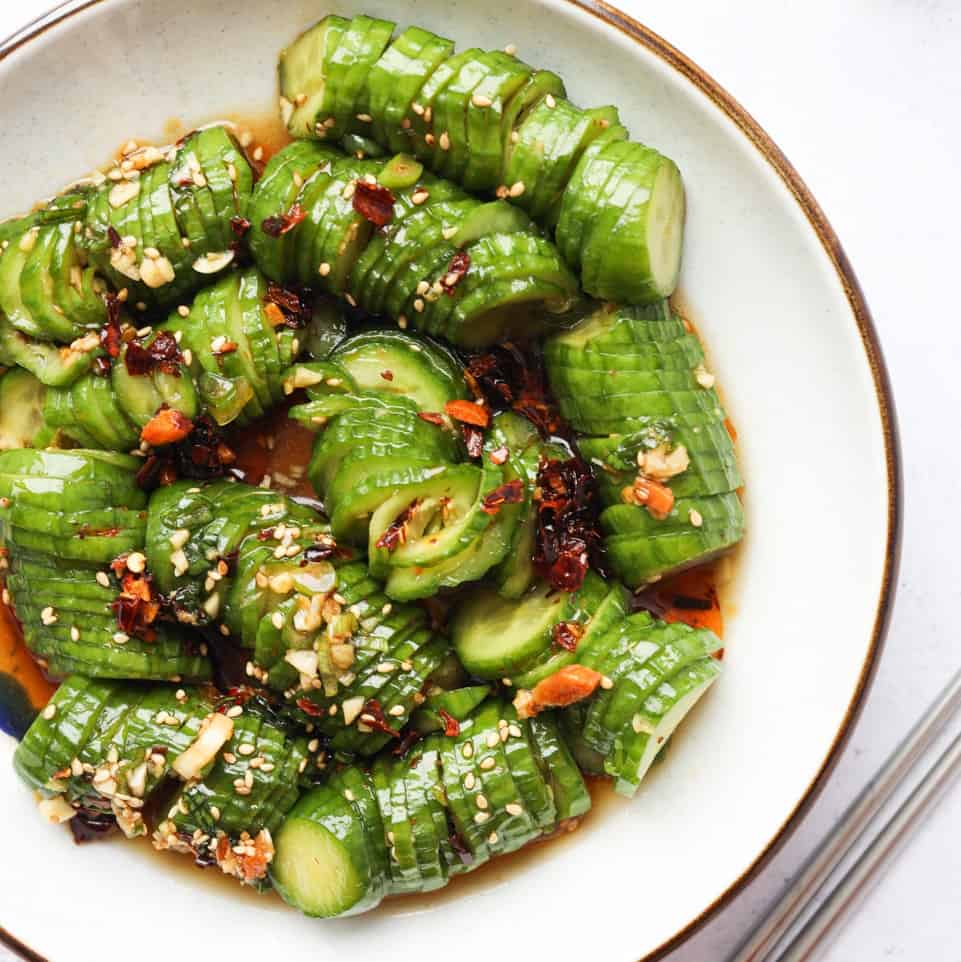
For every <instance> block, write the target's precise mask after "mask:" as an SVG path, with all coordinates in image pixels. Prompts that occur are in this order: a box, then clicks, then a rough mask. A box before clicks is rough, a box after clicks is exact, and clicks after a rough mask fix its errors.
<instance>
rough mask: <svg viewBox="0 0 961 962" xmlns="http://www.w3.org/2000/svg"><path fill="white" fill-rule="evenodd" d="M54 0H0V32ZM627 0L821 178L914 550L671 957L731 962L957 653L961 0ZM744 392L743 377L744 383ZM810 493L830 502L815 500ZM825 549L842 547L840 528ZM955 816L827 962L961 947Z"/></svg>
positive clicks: (947, 807)
mask: <svg viewBox="0 0 961 962" xmlns="http://www.w3.org/2000/svg"><path fill="white" fill-rule="evenodd" d="M275 2H276V0H275ZM49 6H50V3H49V2H48V0H0V36H6V35H7V34H9V33H11V32H12V31H14V30H15V29H17V28H18V27H20V26H22V25H23V24H25V23H26V22H27V21H29V20H31V19H33V17H35V16H37V15H38V14H39V13H41V12H42V11H43V10H45V9H46V8H47V7H49ZM360 6H362V4H360ZM620 6H621V7H622V8H623V9H624V10H626V11H627V12H628V13H630V14H632V15H633V16H635V17H636V18H638V19H640V20H642V21H643V22H645V23H647V24H648V25H649V26H650V27H652V28H653V29H654V30H656V31H657V32H658V33H660V34H661V35H662V36H664V37H666V38H667V39H668V40H670V41H671V42H672V43H673V44H674V45H675V46H677V47H679V48H680V49H681V50H682V51H683V52H684V53H686V54H687V55H688V56H690V57H691V58H692V59H693V60H694V61H695V62H697V63H698V64H700V66H702V67H703V68H704V69H705V70H707V71H708V72H709V73H711V74H712V75H713V76H714V77H715V78H716V79H717V80H718V81H719V82H720V83H721V84H722V85H723V86H725V87H726V88H727V89H728V90H729V91H730V92H731V93H732V94H733V95H734V96H735V97H736V98H738V99H739V100H740V101H741V103H743V104H744V106H745V107H746V108H747V109H748V110H749V111H750V112H751V113H753V115H754V116H755V117H756V118H757V119H758V121H760V123H761V125H762V126H763V127H764V128H765V129H766V130H767V131H768V133H770V134H771V136H772V137H773V138H774V140H775V141H776V142H777V143H778V144H779V146H780V147H781V148H782V149H783V150H784V151H785V153H786V154H787V155H788V157H789V158H790V159H791V161H792V162H793V163H794V165H795V166H796V167H797V168H798V170H799V171H800V173H801V176H802V177H803V178H804V179H805V180H806V181H807V183H808V185H809V186H810V187H811V189H812V191H813V192H814V194H815V196H816V197H817V198H818V200H819V201H820V203H821V204H822V206H823V207H824V209H825V210H826V212H827V215H828V217H829V219H830V220H831V221H832V223H833V225H834V227H835V229H836V230H837V232H838V234H839V235H840V237H841V239H842V241H843V243H844V245H845V247H846V249H847V252H848V254H849V256H850V258H851V260H852V262H853V264H854V267H855V269H856V271H857V272H858V275H859V277H860V280H861V283H862V285H863V287H864V289H865V291H866V294H867V297H868V301H869V303H870V305H871V307H872V309H873V312H874V317H875V321H876V323H877V327H878V330H879V332H880V335H881V341H882V344H883V347H884V350H885V354H886V357H887V361H888V365H889V368H890V371H891V375H892V380H893V383H894V389H895V395H896V398H897V403H898V410H899V415H900V422H901V430H902V442H903V454H904V475H905V492H906V506H905V537H904V549H903V557H902V566H901V578H900V585H899V595H898V603H897V606H896V609H895V614H894V620H893V623H892V626H891V632H890V635H889V641H888V645H887V650H886V652H885V655H884V658H883V660H882V663H881V669H880V672H879V674H878V677H877V681H876V683H875V686H874V689H873V692H872V694H871V696H870V699H869V701H868V704H867V707H866V710H865V712H864V714H863V716H862V719H861V722H860V723H859V725H858V727H857V730H856V731H855V734H854V737H853V739H852V740H851V742H850V744H849V747H848V749H847V752H846V753H845V756H844V757H843V759H842V760H841V763H840V765H839V766H838V768H837V770H836V772H835V774H834V776H833V778H832V780H831V782H830V783H829V785H828V787H827V789H826V790H825V792H824V793H823V795H822V796H821V798H820V800H819V801H818V803H817V804H816V805H815V807H814V808H813V809H812V810H811V812H810V813H809V815H808V816H807V818H806V819H805V821H804V823H803V825H802V826H801V828H800V830H799V831H798V832H797V833H796V834H795V835H794V836H793V838H792V839H791V841H790V842H789V843H788V844H787V845H786V846H785V847H784V849H783V850H782V851H781V853H780V854H779V855H778V856H777V857H776V858H775V859H774V860H773V861H772V862H771V863H770V864H769V865H768V866H767V868H766V869H765V870H764V871H763V872H762V873H761V874H760V875H759V876H758V877H757V878H756V879H755V881H754V882H753V883H752V884H751V885H750V886H749V887H748V888H747V889H746V890H745V891H744V892H743V893H742V894H741V895H740V896H739V897H738V898H737V899H736V900H735V901H734V902H733V903H732V904H731V905H730V906H729V907H728V908H727V909H725V910H724V911H723V912H722V913H721V914H720V915H719V916H718V917H717V918H716V919H714V920H713V921H712V922H711V923H710V924H709V925H707V926H706V927H705V928H704V929H703V930H702V931H701V932H700V933H699V934H698V935H697V936H695V937H694V938H693V939H692V940H690V941H689V942H688V943H687V945H686V946H685V947H683V948H682V949H679V950H678V951H677V952H676V953H674V954H673V955H672V956H671V957H670V962H722V960H723V959H724V958H725V956H726V955H727V954H728V953H729V952H730V951H731V949H732V948H733V946H734V945H735V943H736V942H737V941H738V940H739V939H740V938H742V937H743V934H744V933H745V932H746V931H747V929H748V927H749V925H750V924H751V923H752V920H753V919H755V918H756V917H757V916H758V915H759V913H760V912H761V911H762V910H763V908H764V906H765V905H766V904H767V903H768V902H770V901H771V900H772V899H774V898H775V897H776V896H777V894H778V893H779V892H781V891H782V889H783V887H784V886H785V885H786V884H787V880H788V879H789V878H790V876H791V875H792V874H793V872H794V871H795V870H796V868H797V866H798V865H799V863H800V861H801V860H802V859H803V858H804V856H805V854H806V853H807V852H809V851H810V850H811V848H812V847H813V846H814V844H815V842H816V841H817V839H819V838H820V837H821V836H822V835H823V833H824V832H825V831H826V830H827V829H828V828H829V826H830V825H831V824H832V822H833V820H834V819H836V818H837V817H838V815H839V814H840V813H841V812H842V811H843V809H844V807H845V806H846V805H847V803H848V802H849V801H850V800H851V799H852V798H853V797H854V795H855V794H856V792H857V790H858V789H859V788H860V787H861V785H863V783H864V782H865V781H866V780H867V778H868V777H869V776H870V774H871V773H872V772H873V771H874V769H875V768H876V767H877V765H878V764H879V763H880V762H881V760H882V759H883V758H884V756H885V755H886V754H887V752H888V751H889V750H890V749H891V748H892V747H893V745H894V744H895V743H896V742H897V740H898V739H899V738H900V737H901V735H902V734H903V732H904V731H905V730H906V729H907V728H908V727H909V726H910V724H911V723H912V722H913V721H914V719H915V718H916V717H917V716H918V715H919V714H920V713H921V711H922V710H923V708H924V707H925V706H926V705H927V703H928V702H929V701H930V700H931V699H932V698H933V697H934V695H935V693H936V692H937V690H938V689H939V688H940V686H941V685H942V684H943V682H944V680H945V679H946V676H947V675H948V674H950V672H951V671H952V670H953V669H954V668H955V667H956V665H957V664H958V663H961V645H958V643H957V642H956V640H955V638H956V635H955V623H954V618H953V617H952V616H953V615H954V614H955V606H956V605H957V604H958V602H959V600H961V582H959V580H958V578H957V577H956V572H957V570H958V567H957V565H956V564H955V558H956V556H957V550H956V545H957V543H958V542H959V541H961V523H959V522H958V520H957V515H958V511H957V508H956V504H955V501H954V497H955V494H956V490H957V487H958V478H959V477H961V443H959V436H961V433H959V430H958V420H959V417H961V416H959V412H961V323H959V321H961V318H959V316H958V310H957V306H956V305H957V298H956V296H954V294H955V287H956V283H957V277H958V274H959V271H961V265H959V263H958V261H959V259H961V242H959V236H958V225H959V224H961V164H959V158H961V121H959V119H958V117H959V112H958V104H959V103H961V70H959V69H958V62H959V58H961V6H959V5H958V4H956V3H952V2H949V0H844V2H843V3H839V2H838V0H805V2H803V3H801V2H791V0H773V2H772V0H730V2H727V3H717V2H716V0H670V2H668V0H660V2H658V3H644V2H641V0H621V2H620ZM320 7H322V3H320V2H318V9H320ZM0 119H2V91H0ZM729 390H730V391H731V393H736V391H737V387H736V385H734V386H730V387H729ZM813 454H814V452H812V455H813ZM829 469H830V468H829V466H825V470H829ZM838 497H840V498H851V497H856V492H850V491H839V492H838ZM806 510H809V511H810V512H811V513H812V515H814V514H816V512H817V505H809V506H807V507H806ZM825 550H826V551H828V550H832V549H831V545H830V543H829V542H826V544H825ZM816 576H817V572H812V585H811V586H810V595H811V606H812V610H811V614H812V619H814V618H816V617H817V604H818V593H819V592H822V591H843V586H835V585H825V586H818V585H817V584H816ZM799 589H800V590H806V589H805V588H804V586H799ZM760 775H761V773H759V777H760ZM744 791H745V792H750V791H751V786H750V785H745V786H744ZM959 823H961V789H959V790H958V791H956V792H955V793H954V794H953V795H952V796H951V797H949V798H948V799H947V800H945V801H944V802H943V803H942V805H941V806H940V807H939V808H938V809H937V810H936V811H935V813H934V814H933V816H932V817H931V818H930V819H929V820H928V821H927V822H926V824H925V825H924V826H923V827H922V828H921V830H920V831H919V832H918V834H917V835H916V836H915V837H914V839H913V841H912V842H911V844H910V847H909V848H908V849H907V851H905V852H904V854H903V855H902V856H901V857H900V858H899V859H898V860H897V861H896V862H895V863H894V865H893V867H892V869H891V870H890V871H889V872H888V873H887V875H886V876H885V877H884V879H883V881H882V882H881V884H880V885H879V886H878V887H877V888H876V889H875V890H874V892H873V893H872V894H871V895H870V897H869V899H868V901H867V902H866V903H865V905H864V906H863V908H861V910H860V911H859V912H858V913H857V914H856V915H855V916H854V917H853V918H852V919H851V920H850V921H849V923H848V924H847V925H846V926H845V927H844V928H843V929H841V930H840V931H839V932H838V933H837V936H836V939H835V941H834V942H833V944H832V945H831V946H830V947H829V948H828V950H827V951H826V952H825V954H824V955H823V958H824V960H825V962H853V960H857V962H874V960H887V959H904V960H911V962H914V960H922V959H923V960H924V962H959V960H961V927H959V925H958V921H957V906H958V905H959V904H961V846H959V844H958V833H957V831H956V829H955V826H956V825H957V824H959ZM718 830H719V831H723V826H718ZM694 870H695V871H696V868H695V869H694ZM639 907H640V906H639ZM602 952H603V950H602ZM6 958H7V956H6V955H5V954H4V950H3V949H2V947H0V959H6ZM55 962H66V960H55Z"/></svg>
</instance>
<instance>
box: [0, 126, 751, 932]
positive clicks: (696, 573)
mask: <svg viewBox="0 0 961 962" xmlns="http://www.w3.org/2000/svg"><path fill="white" fill-rule="evenodd" d="M216 120H220V121H223V120H227V121H229V122H232V123H234V124H236V127H237V133H238V135H241V134H243V133H244V132H245V131H246V132H249V133H250V138H251V142H250V146H249V147H248V148H247V149H248V152H251V151H253V150H255V149H256V148H257V147H258V146H259V147H261V151H260V157H259V160H258V161H257V166H258V167H259V168H260V169H263V165H264V164H266V162H267V161H268V160H269V159H270V157H271V156H272V155H273V154H274V153H275V152H276V151H278V150H280V149H281V148H282V147H283V146H285V145H286V144H287V143H289V142H290V137H289V136H288V134H287V131H286V129H285V128H284V126H283V124H282V123H281V121H280V119H279V118H278V117H276V116H275V115H274V114H273V113H265V114H261V115H256V114H255V115H250V114H226V115H222V116H221V117H219V118H216ZM209 122H211V123H212V122H214V119H213V118H212V119H211V120H210V121H209ZM190 129H191V128H189V127H187V126H185V125H184V124H183V123H182V122H181V121H179V120H170V121H168V122H167V124H166V125H165V128H164V138H163V141H162V142H164V143H169V142H172V141H174V140H176V139H178V138H179V137H181V136H183V135H184V134H186V133H187V132H188V131H189V130H190ZM138 142H141V143H147V142H148V141H138ZM675 307H676V308H677V309H678V310H679V311H680V312H681V313H682V314H683V315H684V317H685V318H686V319H687V320H688V323H689V324H691V329H692V331H694V333H697V331H696V328H695V327H694V325H693V323H691V321H690V310H689V308H688V307H687V306H686V304H685V303H684V302H683V301H682V300H680V299H678V300H677V302H676V304H675ZM287 407H288V406H287V405H285V406H283V407H281V408H279V409H278V410H276V411H275V412H274V413H272V414H271V415H268V416H267V417H266V418H264V419H263V420H262V421H260V422H259V423H258V424H257V425H255V426H254V427H253V428H246V429H244V430H243V431H242V432H236V433H235V434H234V435H233V436H232V437H231V444H232V445H233V447H234V449H235V451H236V453H237V467H238V468H239V469H240V470H242V471H243V472H244V473H245V475H246V478H247V480H248V481H249V482H250V483H252V484H260V483H261V481H262V480H263V478H264V477H265V475H267V474H270V475H271V478H272V487H274V488H275V489H276V490H279V491H283V492H285V493H287V494H291V495H295V496H300V497H309V498H315V497H316V494H315V492H314V491H313V489H312V487H311V485H310V482H309V481H308V480H307V479H306V475H305V470H306V466H307V464H308V462H309V460H310V452H311V447H312V444H313V440H314V437H315V435H314V433H313V432H312V431H309V430H308V429H306V428H304V427H303V426H301V425H300V424H298V423H297V422H295V421H292V420H290V418H288V417H287ZM728 429H729V431H730V433H731V435H732V437H733V438H734V440H735V441H736V440H737V434H736V431H735V430H734V426H733V425H732V424H730V423H729V425H728ZM290 482H294V483H290ZM734 558H736V552H735V554H734V555H733V556H728V557H726V558H723V559H721V560H720V561H717V562H712V563H709V564H706V565H701V566H698V567H696V568H691V569H689V570H688V571H685V572H682V573H681V574H679V575H676V576H674V577H672V578H667V579H664V581H663V582H660V583H658V584H657V585H655V586H654V587H653V588H652V589H650V590H649V592H648V596H649V597H650V598H652V599H653V601H654V603H655V605H656V606H657V608H658V612H659V617H662V618H664V619H665V620H667V621H683V622H686V623H687V624H690V625H693V626H695V627H702V628H708V629H710V630H711V631H714V632H715V633H716V634H717V635H718V636H719V637H723V633H724V614H725V613H727V614H728V615H730V614H731V613H732V611H733V608H734V606H733V602H732V600H731V599H730V596H729V587H730V584H731V582H732V578H733V559H734ZM0 674H6V675H11V676H13V677H14V678H16V679H17V680H18V681H19V682H20V684H21V685H22V686H23V688H24V690H25V691H26V692H27V694H28V696H29V698H30V701H31V703H32V704H33V705H34V706H35V707H37V708H40V707H42V706H43V705H44V704H46V702H47V701H48V699H49V698H50V696H51V695H52V694H53V692H54V691H55V690H56V684H55V683H54V682H51V681H50V680H48V679H47V678H46V677H45V676H44V674H43V672H42V671H41V670H40V668H39V666H38V665H37V664H36V662H35V661H34V660H33V658H32V656H31V655H30V653H29V651H28V650H27V648H26V646H25V645H24V643H23V636H22V634H21V631H20V627H19V624H18V623H17V621H16V619H15V618H14V616H13V613H12V612H11V611H10V609H9V608H8V607H7V606H5V605H3V604H2V603H0ZM587 783H588V788H589V790H590V793H591V799H592V802H593V806H592V809H591V811H590V813H589V814H588V816H587V817H586V819H585V820H584V822H583V823H582V824H581V825H580V826H578V827H577V828H576V830H575V831H568V832H561V833H559V834H557V835H555V836H552V837H551V838H549V839H546V840H545V841H544V842H541V843H535V844H532V845H528V846H526V847H524V848H523V849H520V850H519V851H517V852H514V853H512V854H510V855H505V856H499V857H498V858H496V859H493V860H491V861H490V862H488V863H487V864H486V865H484V866H481V867H480V868H479V869H477V870H475V871H474V872H471V873H469V874H467V875H463V876H458V877H457V878H455V879H452V881H451V883H450V884H449V885H448V886H447V887H446V888H444V889H440V890H438V891H435V892H430V893H428V894H426V895H413V896H404V897H401V898H392V899H388V900H386V901H385V902H384V904H383V905H382V906H381V907H380V908H379V909H377V912H379V913H383V914H386V915H397V914H409V913H411V912H419V911H422V910H424V909H426V908H428V907H432V906H435V905H438V904H440V903H441V902H443V901H444V900H446V899H450V898H455V897H456V898H459V897H461V896H462V895H463V894H465V893H470V892H471V891H474V890H480V889H488V888H491V887H496V886H498V885H501V884H504V883H505V882H506V881H507V880H508V879H509V878H510V877H511V876H512V875H513V874H514V873H515V872H516V871H518V870H519V869H520V868H521V867H522V866H523V865H524V864H526V863H527V862H528V860H529V859H535V858H543V857H545V855H546V853H547V852H548V851H553V852H558V851H560V849H561V846H564V845H568V844H570V839H571V838H572V837H573V836H574V835H579V834H581V833H583V832H584V831H590V830H591V826H592V825H595V824H597V823H598V822H599V821H600V816H601V813H602V812H603V811H605V810H606V809H608V808H610V807H612V806H615V805H624V804H630V802H629V801H628V800H626V799H623V798H620V797H619V796H617V795H616V794H615V793H614V791H613V788H612V783H611V782H610V781H609V780H608V779H603V778H596V777H588V778H587ZM130 847H131V848H132V849H133V850H135V851H139V852H140V853H141V854H142V855H143V856H145V857H151V858H155V857H157V853H156V852H154V851H153V850H152V849H151V848H149V845H148V844H140V845H137V846H130ZM148 850H149V854H148ZM165 863H166V864H167V865H169V866H170V867H171V868H172V869H174V870H177V871H191V872H192V876H191V877H192V879H196V878H197V876H198V873H197V872H195V871H193V869H194V866H193V863H192V862H191V861H190V860H189V859H186V858H183V857H178V856H170V855H168V856H167V858H166V859H165ZM202 877H204V878H205V879H207V880H208V881H209V883H210V884H214V885H218V886H223V887H224V890H225V891H229V892H231V893H234V894H236V893H237V890H238V889H240V890H241V892H242V897H245V898H252V899H253V898H257V899H258V900H259V901H258V904H259V905H263V904H265V900H264V899H263V898H262V897H261V896H259V895H257V893H255V892H253V891H252V890H250V889H248V888H246V887H245V886H238V885H237V884H236V882H235V880H233V879H230V878H228V877H227V876H225V875H223V874H222V873H220V872H217V871H214V870H211V871H206V872H203V873H202ZM270 903H271V904H272V905H275V906H277V907H278V908H280V907H282V903H281V901H280V899H279V898H276V897H272V898H271V899H270Z"/></svg>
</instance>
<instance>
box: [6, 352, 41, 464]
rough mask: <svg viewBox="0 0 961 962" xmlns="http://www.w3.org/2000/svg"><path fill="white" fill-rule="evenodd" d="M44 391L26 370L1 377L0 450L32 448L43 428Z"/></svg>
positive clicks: (18, 370)
mask: <svg viewBox="0 0 961 962" xmlns="http://www.w3.org/2000/svg"><path fill="white" fill-rule="evenodd" d="M46 393H47V389H46V387H44V385H43V384H41V382H40V381H38V380H37V379H36V378H35V377H34V376H33V375H32V374H31V373H30V372H29V371H25V370H24V369H23V368H14V369H13V370H11V371H7V372H6V373H5V374H0V451H6V450H7V449H8V448H29V447H33V444H34V441H35V439H36V438H37V436H38V435H39V434H40V432H41V430H42V429H43V406H44V400H45V397H46Z"/></svg>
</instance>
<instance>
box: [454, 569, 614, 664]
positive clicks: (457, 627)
mask: <svg viewBox="0 0 961 962" xmlns="http://www.w3.org/2000/svg"><path fill="white" fill-rule="evenodd" d="M607 594H608V586H607V585H606V584H605V582H604V581H603V579H602V578H600V577H598V576H597V575H595V574H594V573H593V572H588V575H587V577H586V578H585V580H584V584H583V585H582V586H581V588H580V589H578V590H577V591H576V592H566V591H558V590H556V589H554V588H552V587H551V586H550V585H549V584H547V583H541V584H539V585H536V586H535V587H534V588H532V589H531V590H530V591H528V593H527V594H526V595H524V596H523V597H522V598H520V599H518V600H513V599H507V598H502V597H500V596H499V595H498V594H497V593H496V592H495V591H493V590H491V589H489V588H485V589H475V591H473V592H472V593H471V596H470V597H469V598H468V599H467V600H466V601H465V602H463V603H462V604H461V605H460V606H459V607H458V608H457V610H456V611H455V613H454V616H453V619H452V621H451V639H452V641H453V644H454V650H455V651H456V652H457V655H458V657H459V658H460V660H461V661H462V662H463V664H464V667H465V668H466V669H467V670H468V671H469V672H471V674H473V675H476V676H477V677H479V678H490V679H500V678H505V677H511V676H513V675H516V674H518V673H520V672H522V671H524V670H525V669H529V668H530V667H531V666H532V665H533V664H535V663H536V662H538V661H542V660H545V659H546V657H549V655H550V651H551V647H552V644H553V630H554V628H555V626H557V625H558V624H560V623H561V622H562V621H563V622H569V623H574V624H577V625H580V626H582V627H586V626H587V625H588V624H589V622H590V620H591V618H592V616H593V614H594V612H595V611H596V610H597V609H598V608H599V607H600V605H601V603H602V602H603V601H604V599H605V597H606V596H607ZM568 654H571V655H572V656H573V653H572V652H568ZM571 660H573V657H572V658H571Z"/></svg>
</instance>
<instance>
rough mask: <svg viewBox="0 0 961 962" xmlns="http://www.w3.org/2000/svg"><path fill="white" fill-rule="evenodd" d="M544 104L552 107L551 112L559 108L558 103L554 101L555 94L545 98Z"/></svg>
mask: <svg viewBox="0 0 961 962" xmlns="http://www.w3.org/2000/svg"><path fill="white" fill-rule="evenodd" d="M544 103H545V104H547V106H548V107H550V109H551V110H553V109H554V108H555V107H556V106H557V101H556V100H555V99H554V95H553V94H548V95H547V96H546V97H545V98H544Z"/></svg>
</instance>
